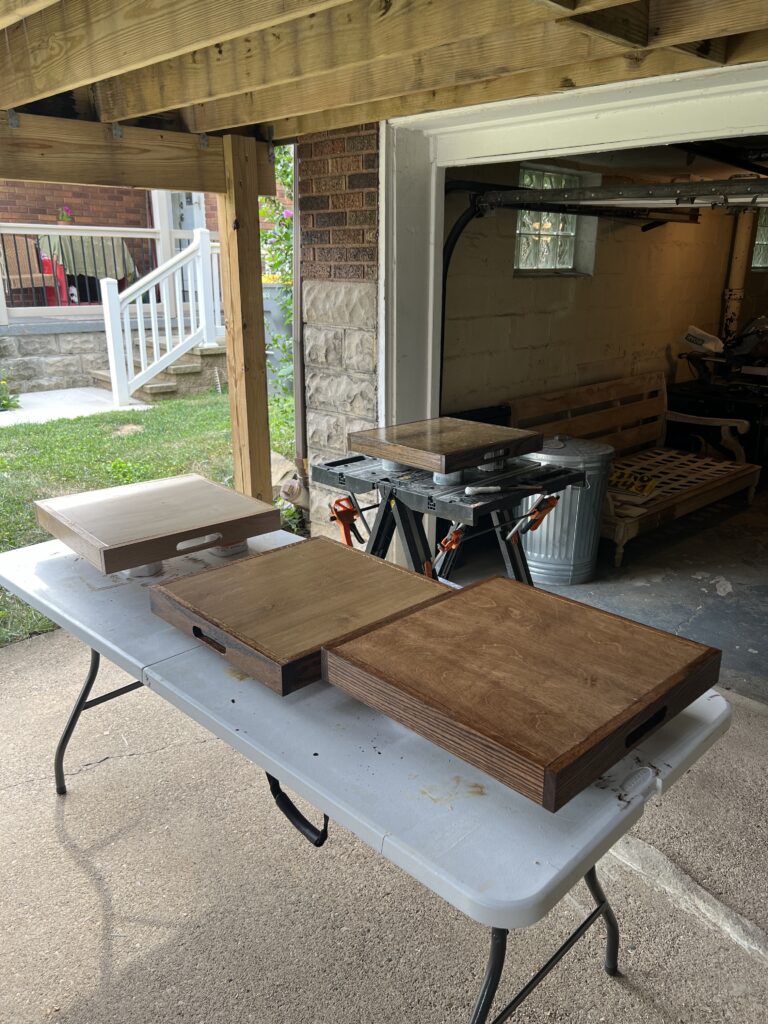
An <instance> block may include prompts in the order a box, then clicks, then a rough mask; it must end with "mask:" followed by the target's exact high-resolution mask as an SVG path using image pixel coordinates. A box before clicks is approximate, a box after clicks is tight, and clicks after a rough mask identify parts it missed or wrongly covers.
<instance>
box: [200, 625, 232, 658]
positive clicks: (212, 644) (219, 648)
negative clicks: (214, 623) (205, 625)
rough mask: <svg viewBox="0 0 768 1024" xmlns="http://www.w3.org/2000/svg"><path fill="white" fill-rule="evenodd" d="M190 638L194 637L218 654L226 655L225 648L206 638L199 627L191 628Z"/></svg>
mask: <svg viewBox="0 0 768 1024" xmlns="http://www.w3.org/2000/svg"><path fill="white" fill-rule="evenodd" d="M192 636H193V637H195V639H196V640H202V641H203V643H204V644H208V646H209V647H212V648H213V649H214V651H218V652H219V654H226V653H227V648H226V647H225V646H224V644H220V643H219V641H218V640H214V639H213V637H212V636H206V634H205V633H204V632H203V631H202V629H200V627H199V626H193V627H192Z"/></svg>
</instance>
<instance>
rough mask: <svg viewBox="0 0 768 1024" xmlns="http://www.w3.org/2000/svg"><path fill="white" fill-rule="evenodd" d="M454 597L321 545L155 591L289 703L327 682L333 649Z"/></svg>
mask: <svg viewBox="0 0 768 1024" xmlns="http://www.w3.org/2000/svg"><path fill="white" fill-rule="evenodd" d="M451 592H452V591H451V590H450V588H448V587H445V586H444V585H443V584H441V583H436V582H435V581H434V580H431V579H428V578H427V577H426V576H418V575H417V574H416V573H413V572H410V571H408V570H407V569H400V568H399V567H398V566H395V565H391V564H390V563H389V562H384V561H383V560H382V559H380V558H374V557H373V556H372V555H366V554H363V553H362V552H360V551H355V550H353V549H352V548H347V547H344V546H343V545H342V544H337V543H336V542H335V541H332V540H327V539H325V538H317V539H315V540H308V541H304V542H302V543H301V544H291V545H290V546H289V547H285V548H280V549H278V550H275V551H268V552H265V553H263V554H260V555H254V556H253V557H251V558H244V559H241V560H239V561H237V562H234V563H232V564H231V565H226V566H223V567H222V568H217V569H209V570H207V571H206V572H201V573H196V574H195V575H194V576H187V577H185V578H184V579H180V580H175V581H174V582H172V583H169V584H167V585H162V586H156V587H152V588H150V605H151V608H152V611H153V612H155V613H156V614H157V615H159V616H161V617H162V618H164V619H166V620H167V621H168V622H171V623H172V624H173V625H174V626H178V628H179V629H182V630H184V632H186V633H191V634H192V635H193V636H195V637H197V638H198V639H199V640H202V641H203V642H204V643H207V644H208V645H209V646H210V647H212V648H213V649H214V650H216V651H218V652H219V653H220V654H222V655H224V657H225V658H226V659H227V660H228V661H230V662H231V663H232V664H233V665H235V666H236V667H237V668H238V669H240V670H241V671H242V672H245V673H246V675H249V676H253V678H254V679H258V680H260V681H261V682H263V683H266V685H267V686H269V687H270V688H271V689H273V690H275V691H276V692H277V693H280V694H283V695H284V694H286V693H290V692H291V691H292V690H296V689H298V688H299V687H300V686H305V685H306V684H307V683H311V682H313V681H314V680H316V679H319V678H320V648H321V647H322V646H323V644H326V643H331V642H332V641H334V640H338V639H341V638H342V637H343V636H345V635H347V634H349V633H352V632H354V631H355V630H357V629H360V628H361V627H363V626H369V625H373V624H375V623H377V622H380V621H381V620H382V619H383V618H385V617H387V616H389V615H391V614H393V613H394V612H400V611H403V610H404V609H408V608H412V607H414V606H417V605H420V604H424V602H428V601H433V600H440V599H441V598H443V597H444V596H447V595H450V594H451Z"/></svg>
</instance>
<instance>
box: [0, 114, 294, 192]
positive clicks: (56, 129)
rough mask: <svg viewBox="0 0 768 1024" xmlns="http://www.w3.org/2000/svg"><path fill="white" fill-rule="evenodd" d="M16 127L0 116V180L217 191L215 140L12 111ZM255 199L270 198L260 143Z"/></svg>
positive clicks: (269, 171) (219, 157)
mask: <svg viewBox="0 0 768 1024" xmlns="http://www.w3.org/2000/svg"><path fill="white" fill-rule="evenodd" d="M17 117H18V127H11V125H10V124H9V119H8V115H7V114H6V113H5V112H3V111H0V178H10V179H12V180H18V181H56V182H65V183H68V184H77V185H130V186H133V187H135V188H146V189H152V188H162V189H173V190H176V191H184V192H223V191H224V190H225V187H226V184H225V182H226V176H225V171H224V151H223V144H222V141H221V139H216V138H210V139H201V138H199V137H197V136H195V135H189V134H187V133H185V132H161V131H153V130H151V129H148V128H131V127H125V128H122V129H120V130H119V131H117V132H115V131H113V129H112V128H111V126H109V125H104V124H98V123H96V122H93V121H68V120H64V119H63V118H57V117H39V116H37V115H35V114H19V115H17ZM254 145H255V146H256V152H257V158H258V161H259V169H260V178H259V187H260V188H261V190H262V191H261V194H262V195H274V194H275V176H274V167H273V166H272V164H271V162H270V160H269V154H268V152H267V146H266V145H265V144H263V143H259V144H256V143H254Z"/></svg>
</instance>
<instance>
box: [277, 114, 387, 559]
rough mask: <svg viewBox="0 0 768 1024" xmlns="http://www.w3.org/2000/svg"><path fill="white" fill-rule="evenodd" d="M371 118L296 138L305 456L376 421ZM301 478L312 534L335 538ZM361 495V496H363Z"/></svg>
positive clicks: (329, 494)
mask: <svg viewBox="0 0 768 1024" xmlns="http://www.w3.org/2000/svg"><path fill="white" fill-rule="evenodd" d="M378 159H379V158H378V126H377V125H375V124H366V125H361V126H360V127H358V128H351V129H343V130H340V131H333V132H321V133H318V134H316V135H311V136H305V137H303V138H301V139H299V142H298V146H297V160H298V174H297V181H298V184H297V189H296V195H297V200H298V207H299V227H300V231H301V279H302V330H303V343H304V363H305V389H306V416H307V446H308V456H309V461H310V463H314V462H318V461H321V460H325V459H330V458H334V457H338V456H340V455H343V454H345V453H346V451H347V443H346V438H347V433H348V432H349V431H352V430H365V429H367V428H368V427H374V426H376V425H377V423H378V393H377V380H378V377H377V371H378V358H377V357H378V326H379V323H378V285H377V278H378V249H377V244H378ZM338 496H339V495H338V492H337V491H335V490H332V489H330V488H326V487H322V486H319V485H317V484H312V485H311V486H310V524H311V531H312V534H313V536H317V535H324V536H328V537H333V538H334V539H337V540H338V538H339V531H338V528H337V527H336V525H335V524H332V523H330V521H329V514H328V502H329V501H330V500H331V499H332V498H336V497H338ZM365 503H366V504H367V502H365Z"/></svg>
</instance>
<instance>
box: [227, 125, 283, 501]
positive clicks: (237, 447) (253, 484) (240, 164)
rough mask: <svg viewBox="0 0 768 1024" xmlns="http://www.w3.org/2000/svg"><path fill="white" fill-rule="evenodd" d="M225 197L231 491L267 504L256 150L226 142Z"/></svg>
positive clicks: (241, 139)
mask: <svg viewBox="0 0 768 1024" xmlns="http://www.w3.org/2000/svg"><path fill="white" fill-rule="evenodd" d="M223 142H224V166H225V168H226V191H225V192H224V194H223V195H221V196H219V200H218V223H219V233H220V240H221V264H220V265H221V297H222V301H223V305H224V323H225V329H226V339H227V380H228V384H229V409H230V416H231V420H232V454H233V458H234V464H235V466H234V468H235V488H236V489H237V490H238V491H240V493H241V494H250V495H253V497H254V498H261V499H262V500H268V499H270V498H271V496H272V469H271V455H270V443H269V400H268V395H267V342H266V336H265V328H264V298H263V295H262V290H261V288H258V287H254V284H253V282H254V281H257V282H258V281H260V280H261V234H260V231H261V229H260V222H259V204H258V201H257V197H258V196H259V195H260V194H263V193H260V191H259V189H260V175H259V167H258V159H257V152H258V143H257V142H256V141H255V140H254V139H250V138H246V137H245V136H241V135H226V136H225V137H224V140H223Z"/></svg>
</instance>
